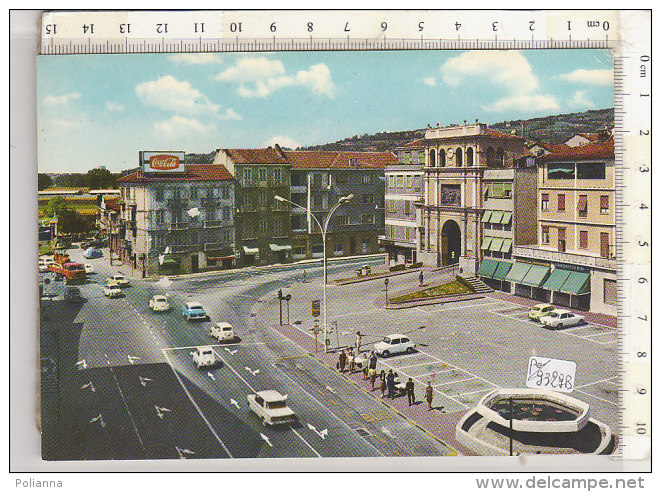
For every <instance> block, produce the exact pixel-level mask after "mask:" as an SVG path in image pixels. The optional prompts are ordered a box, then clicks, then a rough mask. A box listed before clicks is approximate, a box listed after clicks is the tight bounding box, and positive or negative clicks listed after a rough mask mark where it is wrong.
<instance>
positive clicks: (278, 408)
mask: <svg viewBox="0 0 661 492" xmlns="http://www.w3.org/2000/svg"><path fill="white" fill-rule="evenodd" d="M248 407H250V410H252V411H253V412H254V413H255V414H256V415H257V416H258V417H259V418H260V419H261V420H262V422H263V423H264V425H266V424H269V425H279V424H288V423H290V422H296V414H295V413H294V412H293V410H292V409H291V408H289V407H288V406H287V396H283V395H281V394H280V393H279V392H277V391H275V390H266V391H259V392H257V393H255V394H254V395H248Z"/></svg>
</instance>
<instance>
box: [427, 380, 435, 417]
mask: <svg viewBox="0 0 661 492" xmlns="http://www.w3.org/2000/svg"><path fill="white" fill-rule="evenodd" d="M433 399H434V388H432V387H431V381H429V382H427V387H426V388H425V400H427V411H429V410H431V401H432V400H433Z"/></svg>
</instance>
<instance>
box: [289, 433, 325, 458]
mask: <svg viewBox="0 0 661 492" xmlns="http://www.w3.org/2000/svg"><path fill="white" fill-rule="evenodd" d="M289 428H290V429H291V430H292V431H294V434H296V435H297V436H298V437H300V438H301V441H303V442H304V443H305V444H306V445H307V447H308V448H310V449H311V450H312V452H313V453H314V454H316V455H317V458H321V455H320V454H319V453H318V452H317V450H316V449H314V448H313V447H312V446H311V445H310V443H309V442H307V441H306V440H305V439H304V438H303V436H302V435H301V434H299V433H298V431H297V430H296V429H294V428H293V427H292V426H291V425H290V426H289Z"/></svg>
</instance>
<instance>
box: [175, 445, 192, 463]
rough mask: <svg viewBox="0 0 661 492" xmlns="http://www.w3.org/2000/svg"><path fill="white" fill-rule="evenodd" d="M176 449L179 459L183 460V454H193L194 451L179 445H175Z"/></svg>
mask: <svg viewBox="0 0 661 492" xmlns="http://www.w3.org/2000/svg"><path fill="white" fill-rule="evenodd" d="M175 448H176V449H177V453H178V454H179V459H180V460H185V459H186V457H185V456H184V455H185V454H195V451H191V450H190V449H182V448H180V447H179V446H175Z"/></svg>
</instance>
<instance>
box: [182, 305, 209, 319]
mask: <svg viewBox="0 0 661 492" xmlns="http://www.w3.org/2000/svg"><path fill="white" fill-rule="evenodd" d="M181 314H183V316H184V318H186V319H187V320H188V321H190V320H192V319H206V318H207V312H206V311H205V310H204V308H203V307H202V304H200V303H199V302H187V303H186V304H185V305H184V307H183V308H182V311H181Z"/></svg>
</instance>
